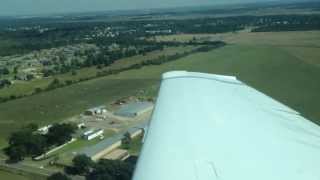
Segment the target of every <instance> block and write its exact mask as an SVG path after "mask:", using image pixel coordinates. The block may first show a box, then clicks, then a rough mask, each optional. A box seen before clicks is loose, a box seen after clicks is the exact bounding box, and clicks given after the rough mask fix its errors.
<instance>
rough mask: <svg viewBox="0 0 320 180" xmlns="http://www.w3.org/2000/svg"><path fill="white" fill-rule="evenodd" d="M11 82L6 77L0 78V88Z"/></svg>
mask: <svg viewBox="0 0 320 180" xmlns="http://www.w3.org/2000/svg"><path fill="white" fill-rule="evenodd" d="M11 84H12V83H11V81H9V80H8V79H0V89H2V88H4V87H8V86H10V85H11Z"/></svg>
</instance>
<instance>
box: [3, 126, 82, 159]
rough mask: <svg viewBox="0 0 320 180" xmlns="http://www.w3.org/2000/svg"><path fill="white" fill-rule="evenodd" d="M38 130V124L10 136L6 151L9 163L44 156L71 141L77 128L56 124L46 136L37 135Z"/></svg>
mask: <svg viewBox="0 0 320 180" xmlns="http://www.w3.org/2000/svg"><path fill="white" fill-rule="evenodd" d="M37 129H38V126H37V125H36V124H29V125H28V126H26V127H24V128H23V129H21V130H19V131H17V132H14V133H12V134H11V135H10V137H9V142H8V144H9V146H8V147H6V148H5V149H4V152H5V154H6V155H7V156H8V157H9V162H18V161H21V160H23V159H24V158H25V157H28V156H31V157H36V156H39V155H42V154H43V153H45V152H46V151H47V150H48V149H49V148H51V147H55V146H58V145H62V144H64V143H66V142H68V141H70V140H71V138H72V136H71V135H72V134H73V133H74V132H75V129H76V127H75V126H73V125H71V124H55V125H53V126H52V127H50V128H49V131H48V133H47V134H45V135H42V134H39V133H37V132H36V131H37Z"/></svg>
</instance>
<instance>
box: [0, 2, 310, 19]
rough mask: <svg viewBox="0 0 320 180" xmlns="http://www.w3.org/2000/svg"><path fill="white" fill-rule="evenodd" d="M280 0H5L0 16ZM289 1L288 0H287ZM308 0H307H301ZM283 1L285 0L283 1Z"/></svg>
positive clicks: (0, 9)
mask: <svg viewBox="0 0 320 180" xmlns="http://www.w3.org/2000/svg"><path fill="white" fill-rule="evenodd" d="M272 1H280V0H228V1H227V2H226V0H161V1H155V0H135V1H134V2H132V1H130V0H117V1H116V2H115V1H110V0H77V2H76V3H75V2H74V1H73V0H22V1H21V0H3V1H2V2H1V6H0V16H16V15H35V14H56V13H75V12H94V11H110V10H135V9H153V8H170V7H183V6H204V5H224V4H238V3H252V2H272ZM286 1H288V0H286ZM300 1H306V0H300ZM281 2H283V1H281Z"/></svg>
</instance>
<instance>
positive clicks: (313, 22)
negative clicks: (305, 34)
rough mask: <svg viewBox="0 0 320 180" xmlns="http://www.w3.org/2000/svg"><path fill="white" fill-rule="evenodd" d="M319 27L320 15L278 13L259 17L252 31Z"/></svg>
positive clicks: (297, 29)
mask: <svg viewBox="0 0 320 180" xmlns="http://www.w3.org/2000/svg"><path fill="white" fill-rule="evenodd" d="M319 29H320V15H304V16H301V15H300V16H299V15H282V16H280V15H278V16H268V17H265V18H261V19H260V22H259V23H258V27H257V28H255V29H253V30H252V32H277V31H307V30H319Z"/></svg>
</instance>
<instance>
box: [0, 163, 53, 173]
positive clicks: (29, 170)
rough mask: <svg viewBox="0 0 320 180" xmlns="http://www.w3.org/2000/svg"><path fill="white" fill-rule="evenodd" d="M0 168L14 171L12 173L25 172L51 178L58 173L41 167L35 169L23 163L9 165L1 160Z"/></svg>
mask: <svg viewBox="0 0 320 180" xmlns="http://www.w3.org/2000/svg"><path fill="white" fill-rule="evenodd" d="M0 166H1V168H3V169H12V172H14V171H17V172H24V173H27V174H35V175H40V176H50V175H51V174H53V173H56V172H57V171H53V170H49V169H41V168H39V167H34V166H30V165H26V164H22V163H15V164H7V163H6V162H5V160H0Z"/></svg>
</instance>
